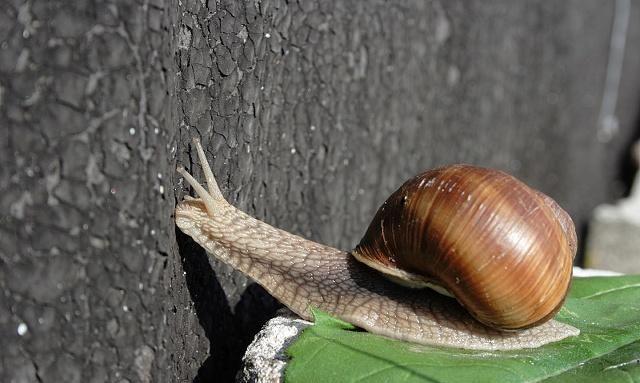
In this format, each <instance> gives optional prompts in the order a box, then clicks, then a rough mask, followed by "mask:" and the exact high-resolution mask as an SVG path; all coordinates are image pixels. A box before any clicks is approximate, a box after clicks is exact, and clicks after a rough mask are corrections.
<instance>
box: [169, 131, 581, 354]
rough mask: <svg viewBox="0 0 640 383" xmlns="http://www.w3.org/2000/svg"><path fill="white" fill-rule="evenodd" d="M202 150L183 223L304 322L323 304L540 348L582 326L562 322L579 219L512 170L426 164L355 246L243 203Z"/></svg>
mask: <svg viewBox="0 0 640 383" xmlns="http://www.w3.org/2000/svg"><path fill="white" fill-rule="evenodd" d="M194 146H195V149H196V151H197V153H198V157H199V160H200V164H201V166H202V169H203V172H204V176H205V180H206V183H207V189H205V188H204V187H203V186H202V185H200V183H198V181H196V180H195V179H194V178H193V177H192V176H191V175H190V174H189V173H188V172H187V171H186V170H185V169H183V168H181V167H178V169H177V171H178V172H179V173H180V174H181V175H182V176H183V177H184V179H185V180H186V181H187V182H188V183H189V184H190V185H191V187H192V188H193V189H194V190H195V192H196V193H197V194H198V196H199V198H192V197H188V196H186V197H185V199H184V200H183V201H182V202H180V203H179V204H178V205H177V206H176V210H175V220H176V224H177V226H178V227H179V228H180V230H182V231H183V232H184V233H185V234H187V235H189V236H190V237H192V238H193V239H194V240H195V241H196V242H197V243H198V244H200V245H201V246H202V247H203V248H204V249H206V250H207V251H208V252H210V253H211V254H213V255H214V256H215V257H217V258H219V259H220V260H222V261H223V262H225V263H227V264H229V265H231V266H232V267H234V268H235V269H237V270H239V271H241V272H243V273H244V274H246V275H247V276H249V277H251V278H252V279H253V280H255V281H256V282H257V283H259V284H260V285H262V286H263V287H264V288H265V289H266V290H267V291H268V292H269V293H270V294H271V295H273V296H274V297H275V298H276V299H278V300H279V301H280V302H282V303H283V304H284V305H285V306H287V307H288V308H289V309H291V310H292V311H293V312H295V313H296V314H298V315H299V316H301V317H302V318H305V319H308V320H311V319H312V313H311V308H312V307H313V308H317V309H320V310H323V311H325V312H328V313H329V314H331V315H333V316H335V317H338V318H340V319H342V320H345V321H347V322H350V323H352V324H354V325H356V326H358V327H360V328H363V329H365V330H367V331H369V332H371V333H375V334H379V335H383V336H387V337H390V338H395V339H400V340H404V341H409V342H414V343H419V344H425V345H434V346H448V347H456V348H465V349H476V350H511V349H521V348H535V347H539V346H541V345H544V344H547V343H550V342H555V341H558V340H561V339H564V338H566V337H569V336H574V335H578V333H579V330H578V329H576V328H574V327H572V326H570V325H567V324H564V323H561V322H558V321H555V320H553V319H551V318H552V317H553V315H554V314H555V313H557V311H558V310H559V309H560V307H561V305H562V303H563V301H564V299H565V296H566V294H567V291H568V288H569V285H570V281H571V276H572V262H573V258H574V256H575V252H576V234H575V228H574V226H573V222H572V221H571V218H570V217H569V215H568V214H567V213H565V212H564V211H563V210H562V209H561V208H560V207H559V206H558V205H557V204H556V203H555V202H554V201H553V200H552V199H551V198H550V197H548V196H546V195H544V194H542V193H541V192H538V191H535V190H533V189H531V188H529V187H528V186H526V185H525V184H524V183H522V182H520V181H518V180H517V179H515V178H514V177H512V176H510V175H508V174H506V173H503V172H500V171H497V170H491V169H485V168H480V167H475V166H470V165H452V166H448V167H443V168H439V169H435V170H430V171H426V172H424V173H422V174H420V175H418V176H416V177H414V178H412V179H410V180H409V181H407V182H406V183H405V184H404V185H402V186H401V187H400V189H398V190H397V191H396V192H394V193H393V194H392V195H391V196H390V197H389V198H388V199H387V201H385V202H384V204H383V205H382V207H381V208H380V209H379V210H378V212H377V214H376V215H375V217H374V219H373V221H372V223H371V225H370V226H369V228H368V230H367V231H366V234H365V235H364V237H363V239H362V241H361V242H360V243H359V244H358V246H356V248H355V249H354V250H353V251H351V252H345V251H341V250H338V249H335V248H332V247H330V246H325V245H322V244H319V243H316V242H313V241H310V240H307V239H304V238H302V237H299V236H297V235H294V234H291V233H288V232H286V231H283V230H280V229H277V228H275V227H273V226H270V225H268V224H266V223H264V222H262V221H259V220H257V219H255V218H253V217H251V216H249V215H247V214H245V213H244V212H242V211H240V210H239V209H237V208H235V207H233V206H232V205H231V204H229V203H228V202H227V201H226V200H225V199H224V197H223V196H222V193H221V192H220V189H219V187H218V185H217V183H216V180H215V178H214V176H213V172H212V171H211V168H210V167H209V164H208V162H207V159H206V156H205V154H204V150H203V149H202V146H201V145H200V142H199V140H197V139H194ZM422 287H429V288H422Z"/></svg>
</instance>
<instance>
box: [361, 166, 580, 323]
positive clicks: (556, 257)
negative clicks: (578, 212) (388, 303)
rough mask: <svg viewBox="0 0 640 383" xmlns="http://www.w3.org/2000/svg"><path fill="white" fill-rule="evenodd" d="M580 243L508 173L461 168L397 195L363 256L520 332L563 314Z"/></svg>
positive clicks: (549, 206)
mask: <svg viewBox="0 0 640 383" xmlns="http://www.w3.org/2000/svg"><path fill="white" fill-rule="evenodd" d="M575 238H576V236H575V229H574V226H573V223H572V222H571V218H569V216H568V215H567V213H565V212H564V211H563V210H562V209H561V208H560V207H559V206H558V205H557V204H556V203H555V202H554V201H553V200H552V199H551V198H549V197H547V196H545V195H544V194H542V193H540V192H538V191H535V190H533V189H531V188H529V187H528V186H527V185H525V184H524V183H522V182H520V181H518V180H517V179H515V178H514V177H512V176H510V175H508V174H506V173H503V172H500V171H497V170H492V169H485V168H480V167H475V166H470V165H453V166H448V167H445V168H440V169H435V170H430V171H427V172H425V173H422V174H420V175H418V176H416V177H414V178H412V179H410V180H409V181H407V182H406V183H405V184H404V185H402V187H400V189H398V190H397V191H396V192H395V193H393V194H392V195H391V196H390V197H389V198H388V199H387V201H386V202H385V204H384V205H383V206H382V207H381V208H380V210H378V213H377V214H376V216H375V217H374V219H373V221H372V222H371V225H370V226H369V229H368V230H367V233H366V234H365V236H364V238H363V239H362V241H361V242H360V244H359V245H358V247H357V248H356V249H355V251H354V253H353V254H354V256H356V258H357V259H358V260H360V261H362V262H364V263H366V264H367V265H369V266H371V267H374V268H376V269H378V270H379V271H381V272H383V273H385V274H391V276H395V277H400V278H402V279H404V280H410V281H412V282H413V284H415V285H420V284H421V283H431V284H434V285H437V286H440V287H441V288H444V289H445V290H446V291H448V292H449V293H450V294H451V295H452V296H454V297H455V298H456V299H457V300H458V301H459V302H460V303H461V304H462V305H463V306H464V307H465V308H466V309H467V310H468V311H469V312H470V313H471V314H472V315H473V316H474V317H475V318H476V319H478V320H479V321H481V322H482V323H484V324H486V325H488V326H491V327H495V328H498V329H503V330H512V329H520V328H527V327H532V326H535V325H536V324H539V323H542V322H544V321H546V320H548V319H549V318H551V317H552V316H553V315H555V314H556V312H557V311H558V310H559V309H560V307H561V306H562V303H563V301H564V299H565V296H566V294H567V291H568V288H569V283H570V281H571V275H572V270H573V267H572V265H573V258H574V256H575V252H576V239H575Z"/></svg>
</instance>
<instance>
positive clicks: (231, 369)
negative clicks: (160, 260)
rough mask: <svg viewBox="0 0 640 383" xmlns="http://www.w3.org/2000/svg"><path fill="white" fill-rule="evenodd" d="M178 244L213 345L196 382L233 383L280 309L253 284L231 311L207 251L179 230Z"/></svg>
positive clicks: (199, 311) (193, 297)
mask: <svg viewBox="0 0 640 383" xmlns="http://www.w3.org/2000/svg"><path fill="white" fill-rule="evenodd" d="M176 240H177V243H178V248H179V252H180V258H181V261H182V267H183V269H184V271H185V272H186V282H187V288H188V289H189V294H190V295H191V299H192V300H193V302H194V305H195V310H196V315H197V316H198V320H199V322H200V325H201V326H202V328H203V329H204V332H205V335H206V337H207V339H209V344H210V345H211V346H210V348H209V356H208V357H207V359H206V360H205V361H204V363H203V364H202V365H201V366H200V367H199V369H198V374H197V376H196V377H195V379H194V382H212V381H216V382H232V381H234V379H235V375H236V372H237V371H238V369H239V368H240V363H241V361H242V356H243V355H244V351H245V350H246V348H247V346H248V345H249V343H251V341H252V340H253V337H254V335H255V334H256V333H257V332H258V331H259V330H260V328H261V327H262V325H264V323H265V322H266V321H267V320H269V319H270V318H272V317H273V316H275V312H276V310H277V309H279V308H280V307H281V305H280V304H279V303H278V302H277V301H276V300H275V299H273V298H272V297H271V296H270V295H269V294H268V293H267V292H266V291H265V290H264V289H263V288H262V287H260V286H259V285H257V284H255V283H254V284H251V285H250V286H249V287H247V289H246V290H245V291H244V293H243V294H242V296H241V298H240V301H239V302H238V304H237V305H236V307H235V310H232V309H231V307H230V306H229V302H228V300H227V297H226V295H225V293H224V290H223V289H222V286H221V285H220V283H219V282H218V279H217V278H216V276H215V273H214V271H213V269H212V268H211V264H210V263H209V258H208V256H207V253H206V252H205V251H204V249H202V248H201V247H200V246H198V245H197V244H196V243H195V242H194V241H193V240H192V239H191V238H189V237H188V236H187V235H185V234H183V233H182V232H181V231H180V230H179V229H177V228H176Z"/></svg>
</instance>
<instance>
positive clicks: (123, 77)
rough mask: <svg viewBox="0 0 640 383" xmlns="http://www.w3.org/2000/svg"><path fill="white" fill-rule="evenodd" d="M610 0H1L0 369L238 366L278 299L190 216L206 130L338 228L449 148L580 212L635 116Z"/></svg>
mask: <svg viewBox="0 0 640 383" xmlns="http://www.w3.org/2000/svg"><path fill="white" fill-rule="evenodd" d="M615 4H616V3H615V2H601V1H595V0H593V1H566V2H552V1H526V2H525V1H521V2H512V1H498V2H495V1H494V2H482V3H480V2H464V1H434V2H426V1H422V0H415V1H400V2H383V1H366V2H364V1H343V0H338V1H319V0H308V1H297V2H287V1H270V0H264V1H226V0H222V1H205V0H182V1H181V2H174V1H166V0H140V1H124V0H122V1H96V0H80V1H61V0H51V1H45V0H31V1H18V0H5V1H2V2H0V145H2V146H1V147H0V164H1V166H0V207H1V209H2V215H0V287H1V288H2V290H3V294H2V295H0V331H1V333H0V334H1V337H0V339H2V340H1V341H0V342H1V347H0V380H1V381H7V382H10V381H15V382H28V381H36V380H39V381H42V382H57V381H68V382H80V381H83V382H84V381H90V382H106V381H114V382H115V381H124V380H122V379H127V380H128V381H132V382H133V381H142V382H149V381H162V382H170V381H185V380H187V381H189V380H194V379H195V380H196V381H208V380H211V379H214V378H217V379H221V380H229V379H231V378H232V377H233V376H234V374H235V370H236V368H237V366H238V363H239V360H240V357H241V355H242V351H243V349H244V347H245V346H246V344H247V343H248V342H249V341H250V340H251V338H252V336H253V334H254V333H255V332H256V331H257V330H258V329H259V327H260V325H261V324H262V323H263V322H264V321H265V320H266V319H267V318H268V317H269V316H270V315H273V312H274V310H275V309H276V308H277V307H278V304H277V303H276V302H275V301H273V300H272V299H271V298H270V297H268V296H267V295H266V293H265V292H264V291H263V290H262V289H261V288H259V287H258V286H256V285H255V284H251V282H250V281H247V280H246V279H245V278H244V277H243V276H241V275H239V274H237V273H235V272H233V271H232V270H230V269H229V268H228V267H225V266H224V265H221V264H219V263H218V262H215V261H210V260H209V259H208V257H207V256H206V255H205V254H204V253H203V252H202V250H200V249H199V248H198V247H197V246H195V245H194V244H193V243H192V242H191V241H190V240H189V239H188V238H186V237H185V236H183V235H181V234H180V233H177V232H176V229H175V226H174V223H173V217H172V211H173V208H174V206H175V203H176V201H177V200H179V199H181V197H182V195H184V193H185V192H186V190H184V189H183V185H182V184H180V183H179V182H178V180H179V177H178V176H177V175H176V174H175V171H174V169H175V166H176V164H178V163H180V164H184V165H186V166H188V167H190V166H191V164H192V163H193V162H194V155H193V153H192V152H191V148H190V146H189V142H190V138H191V137H193V136H198V137H201V138H202V140H203V142H204V144H205V146H206V149H207V152H208V156H209V158H210V159H211V160H213V163H214V171H215V173H216V175H217V177H218V179H219V181H220V183H221V188H222V190H223V193H224V194H225V195H226V196H227V198H228V199H229V200H230V201H231V202H232V203H233V204H235V205H236V206H238V207H239V208H241V209H243V210H244V211H247V212H248V213H250V214H252V215H254V216H256V217H258V218H260V219H263V220H265V221H266V222H268V223H271V224H273V225H275V226H277V227H280V228H283V229H286V230H289V231H292V232H294V233H297V234H300V235H303V236H306V237H309V238H311V239H314V240H317V241H320V242H323V243H326V244H329V245H332V246H337V247H340V248H343V249H349V248H351V247H353V246H354V245H355V244H356V243H357V241H358V240H359V237H360V236H361V235H362V234H363V232H364V230H365V229H366V226H367V225H368V222H369V220H370V219H371V217H372V216H373V214H374V212H375V211H376V209H377V208H378V206H379V205H380V204H381V203H382V202H383V201H384V199H385V198H386V196H387V195H388V194H390V193H391V192H392V191H393V190H395V189H396V188H397V187H398V186H399V185H400V184H401V183H402V182H403V181H404V180H405V179H407V178H408V177H410V176H412V175H414V174H415V173H417V172H419V171H421V170H423V169H426V168H430V167H434V166H438V165H442V164H448V163H453V162H467V163H473V164H477V165H482V166H489V167H495V168H499V169H503V170H506V171H508V172H511V173H513V174H514V175H516V176H517V177H519V178H521V179H522V180H524V181H525V182H527V183H529V184H530V185H532V186H534V187H536V188H538V189H540V190H542V191H544V192H545V193H547V194H549V195H551V196H552V197H554V198H555V199H556V200H557V201H558V202H559V203H560V204H561V205H562V206H563V207H565V208H566V209H567V210H568V211H569V212H570V214H571V215H572V216H573V217H574V219H575V221H576V224H577V225H578V227H579V228H583V227H584V225H585V223H586V221H587V219H588V217H589V215H590V211H591V209H592V208H593V207H594V206H595V205H597V204H599V203H601V202H603V201H610V200H613V199H615V198H617V197H618V196H620V195H621V194H623V193H624V191H625V189H626V187H627V184H625V182H626V178H625V169H627V171H628V169H629V167H628V165H627V153H626V150H627V149H628V147H629V145H630V143H631V141H632V140H633V138H634V137H638V127H639V125H638V121H639V120H638V106H639V105H640V71H638V68H640V49H638V48H639V47H640V22H639V21H640V2H639V1H632V6H631V14H630V15H629V18H628V20H629V25H628V28H627V29H626V30H625V31H624V36H626V51H625V53H624V65H623V67H622V74H621V79H622V81H621V83H620V86H619V87H615V89H614V91H615V96H617V103H616V108H615V109H614V112H615V115H616V116H617V118H618V120H619V127H618V128H617V129H613V130H611V129H609V130H607V129H604V130H603V129H602V127H601V126H600V124H599V116H600V113H601V104H602V102H603V94H604V93H605V92H604V87H605V78H606V75H607V68H609V71H611V65H609V66H608V65H607V63H608V60H609V59H608V57H609V53H610V41H611V31H612V24H613V20H614V12H615ZM609 94H611V92H609ZM608 97H611V96H608ZM192 170H193V172H195V173H196V174H195V175H196V176H200V175H201V174H200V170H199V167H198V166H194V167H193V168H192Z"/></svg>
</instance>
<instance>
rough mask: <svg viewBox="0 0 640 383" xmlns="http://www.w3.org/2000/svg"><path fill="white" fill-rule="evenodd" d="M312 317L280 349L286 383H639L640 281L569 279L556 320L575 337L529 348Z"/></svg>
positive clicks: (636, 278)
mask: <svg viewBox="0 0 640 383" xmlns="http://www.w3.org/2000/svg"><path fill="white" fill-rule="evenodd" d="M314 315H315V318H316V324H315V325H313V326H311V327H309V328H307V329H306V330H305V331H304V332H303V334H302V335H301V336H300V337H299V338H298V339H297V340H296V342H295V343H294V344H293V345H292V346H291V347H290V348H289V349H288V353H289V355H290V357H291V361H290V362H289V365H288V367H287V371H286V375H285V378H286V381H287V382H331V381H340V382H363V381H366V382H464V381H473V382H540V381H549V382H566V381H593V382H603V381H607V382H609V381H613V382H616V381H621V382H622V381H624V382H628V381H634V380H635V381H640V363H639V358H640V276H622V277H592V278H576V279H574V280H573V285H572V287H571V291H570V293H569V297H568V298H567V301H566V303H565V305H564V307H563V308H562V309H561V310H560V312H559V313H558V315H557V317H556V319H557V320H559V321H561V322H565V323H568V324H571V325H573V326H575V327H577V328H579V329H580V331H581V333H580V335H579V336H577V337H571V338H567V339H564V340H562V341H560V342H556V343H552V344H549V345H546V346H543V347H539V348H536V349H526V350H517V351H470V350H460V349H454V348H444V347H429V346H422V345H416V344H411V343H406V342H400V341H396V340H392V339H388V338H384V337H381V336H377V335H373V334H370V333H367V332H364V331H361V330H358V329H357V328H355V327H354V326H352V325H351V324H349V323H345V322H343V321H341V320H338V319H335V318H332V317H331V316H329V315H327V314H325V313H322V312H318V311H314Z"/></svg>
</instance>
